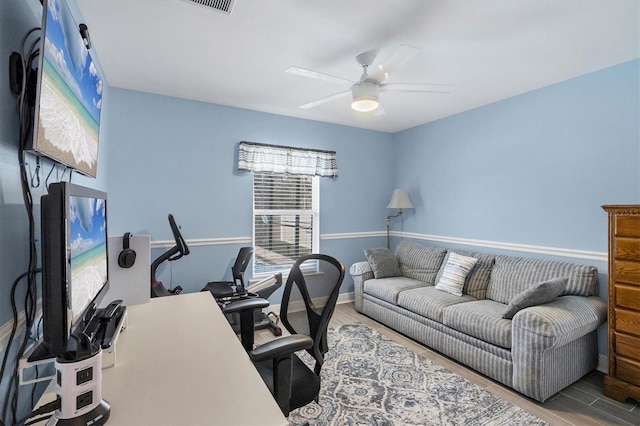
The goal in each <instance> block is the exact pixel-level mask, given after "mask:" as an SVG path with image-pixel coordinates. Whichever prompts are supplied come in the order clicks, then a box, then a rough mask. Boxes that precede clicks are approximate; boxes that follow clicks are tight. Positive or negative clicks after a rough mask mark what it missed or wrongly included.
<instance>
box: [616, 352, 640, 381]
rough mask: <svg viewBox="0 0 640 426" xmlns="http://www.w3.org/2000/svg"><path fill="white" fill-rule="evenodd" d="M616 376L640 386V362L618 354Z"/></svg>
mask: <svg viewBox="0 0 640 426" xmlns="http://www.w3.org/2000/svg"><path fill="white" fill-rule="evenodd" d="M615 358H616V374H615V376H616V377H617V378H618V379H620V380H623V381H625V382H627V383H631V384H632V385H636V386H640V362H637V361H634V360H632V359H628V358H623V357H618V356H616V357H615Z"/></svg>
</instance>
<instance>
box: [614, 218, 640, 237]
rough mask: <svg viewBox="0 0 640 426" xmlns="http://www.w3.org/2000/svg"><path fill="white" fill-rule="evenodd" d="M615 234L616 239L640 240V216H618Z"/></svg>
mask: <svg viewBox="0 0 640 426" xmlns="http://www.w3.org/2000/svg"><path fill="white" fill-rule="evenodd" d="M614 234H615V236H616V237H636V238H640V215H630V216H622V215H620V216H617V217H616V219H615V231H614Z"/></svg>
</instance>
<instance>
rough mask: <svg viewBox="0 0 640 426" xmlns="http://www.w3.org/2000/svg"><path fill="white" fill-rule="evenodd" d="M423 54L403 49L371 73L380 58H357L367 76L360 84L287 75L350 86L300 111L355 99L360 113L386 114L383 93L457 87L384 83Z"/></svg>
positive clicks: (367, 54) (300, 70) (314, 73)
mask: <svg viewBox="0 0 640 426" xmlns="http://www.w3.org/2000/svg"><path fill="white" fill-rule="evenodd" d="M419 52H420V49H418V48H416V47H411V46H406V45H401V46H400V47H398V48H397V49H396V50H395V52H393V54H391V56H390V57H389V58H387V60H386V61H384V62H382V63H381V64H379V65H378V66H376V67H375V68H374V69H373V71H372V72H371V73H369V67H370V66H371V64H372V63H373V61H374V60H375V58H376V54H375V52H364V53H361V54H359V55H358V56H356V61H358V63H359V64H360V65H361V66H362V69H363V72H362V76H361V77H360V80H359V81H351V80H347V79H345V78H341V77H336V76H333V75H329V74H325V73H321V72H318V71H311V70H307V69H304V68H299V67H289V68H287V69H286V72H288V73H290V74H295V75H300V76H303V77H309V78H315V79H318V80H324V81H328V82H331V83H337V84H341V85H346V86H349V89H347V90H345V91H343V92H340V93H336V94H334V95H331V96H327V97H324V98H321V99H317V100H315V101H313V102H309V103H307V104H304V105H300V108H303V109H309V108H313V107H315V106H318V105H322V104H324V103H327V102H330V101H333V100H335V99H339V98H343V97H346V96H349V95H351V96H352V103H351V108H353V109H354V110H356V111H361V112H369V111H374V110H377V111H376V113H380V114H382V113H384V111H383V109H382V106H381V105H380V93H381V92H392V91H393V92H414V93H415V92H419V93H450V92H451V91H452V90H453V86H450V85H445V84H408V83H383V82H384V81H385V80H386V79H387V78H388V77H389V75H390V74H391V73H392V72H393V71H395V70H396V69H398V68H400V67H401V66H402V65H404V64H405V63H406V62H408V61H409V60H410V59H412V58H413V57H414V56H416V55H417V54H418V53H419Z"/></svg>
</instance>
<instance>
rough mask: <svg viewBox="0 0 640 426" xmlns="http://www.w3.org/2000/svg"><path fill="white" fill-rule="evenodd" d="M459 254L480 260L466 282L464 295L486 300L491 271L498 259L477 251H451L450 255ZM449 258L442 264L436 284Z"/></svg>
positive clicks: (463, 290)
mask: <svg viewBox="0 0 640 426" xmlns="http://www.w3.org/2000/svg"><path fill="white" fill-rule="evenodd" d="M451 252H453V253H458V254H461V255H463V256H467V257H473V258H474V259H478V261H477V262H476V264H475V265H474V267H473V269H472V270H471V272H469V275H467V278H466V280H465V282H464V288H463V289H462V294H468V295H469V296H473V297H475V298H476V299H485V298H486V295H487V287H489V278H490V277H491V269H492V268H493V264H494V263H495V261H496V257H495V256H494V255H493V254H486V253H478V252H475V251H466V250H449V251H448V252H447V255H448V253H451ZM446 260H447V257H445V259H444V261H443V262H442V266H441V268H440V270H439V271H438V275H437V276H436V283H437V282H438V280H439V278H440V276H441V275H442V272H443V270H444V267H445V264H446Z"/></svg>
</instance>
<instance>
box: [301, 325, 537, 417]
mask: <svg viewBox="0 0 640 426" xmlns="http://www.w3.org/2000/svg"><path fill="white" fill-rule="evenodd" d="M329 347H330V348H331V349H330V350H329V352H328V353H327V356H326V360H325V364H324V366H323V367H322V373H321V374H322V390H321V394H320V404H319V405H318V404H316V403H311V404H309V405H307V406H306V407H303V408H300V409H298V410H295V411H292V412H291V413H290V415H289V421H290V422H291V423H293V424H302V423H304V422H305V421H308V422H309V424H310V425H341V426H342V425H398V426H399V425H402V426H405V425H492V426H493V425H527V426H528V425H546V424H547V423H545V422H544V421H542V420H540V419H539V418H537V417H535V416H533V415H531V414H529V413H527V412H526V411H524V410H522V409H520V408H518V407H516V406H514V405H512V404H511V403H509V402H507V401H504V400H502V399H500V398H499V397H497V396H495V395H493V394H492V393H490V392H488V391H486V390H484V389H482V388H480V387H479V386H477V385H475V384H473V383H471V382H469V381H468V380H466V379H464V378H462V377H460V376H458V375H456V374H453V373H451V372H450V371H448V370H446V369H445V368H443V367H440V366H438V365H436V364H434V363H433V362H431V361H430V360H428V359H426V358H424V357H422V356H420V355H418V354H416V353H414V352H412V351H410V350H409V349H407V348H405V347H404V346H402V345H400V344H398V343H395V342H393V341H392V340H390V339H389V338H387V337H385V336H383V335H381V334H380V333H378V332H377V331H375V330H373V329H371V328H369V327H367V326H365V325H362V324H346V325H343V326H341V327H339V328H337V329H330V330H329ZM303 355H304V356H305V357H303V358H304V359H305V361H306V362H308V363H309V365H312V363H311V357H310V356H309V357H306V356H307V354H306V353H304V354H303Z"/></svg>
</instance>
